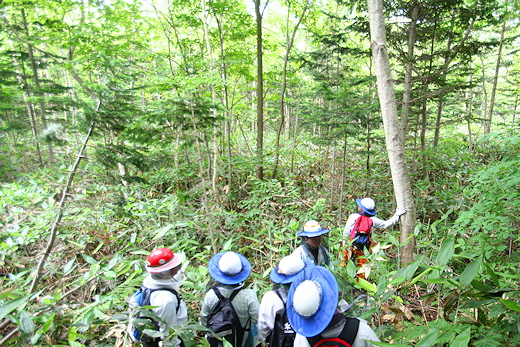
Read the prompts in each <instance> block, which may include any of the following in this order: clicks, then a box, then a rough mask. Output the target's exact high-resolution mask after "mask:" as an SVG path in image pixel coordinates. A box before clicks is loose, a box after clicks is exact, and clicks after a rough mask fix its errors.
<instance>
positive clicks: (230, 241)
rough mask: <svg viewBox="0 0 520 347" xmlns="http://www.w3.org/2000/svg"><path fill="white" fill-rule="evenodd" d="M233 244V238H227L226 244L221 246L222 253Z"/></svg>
mask: <svg viewBox="0 0 520 347" xmlns="http://www.w3.org/2000/svg"><path fill="white" fill-rule="evenodd" d="M232 243H233V238H232V237H231V238H229V240H227V241H226V243H224V245H222V250H223V251H228V250H229V249H230V248H231V244H232Z"/></svg>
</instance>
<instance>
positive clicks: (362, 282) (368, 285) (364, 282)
mask: <svg viewBox="0 0 520 347" xmlns="http://www.w3.org/2000/svg"><path fill="white" fill-rule="evenodd" d="M357 281H358V282H357V284H358V286H359V287H361V288H363V289H364V290H367V291H369V292H371V293H375V292H376V290H377V287H376V286H375V285H373V284H372V283H370V282H368V281H367V280H365V279H363V278H358V279H357Z"/></svg>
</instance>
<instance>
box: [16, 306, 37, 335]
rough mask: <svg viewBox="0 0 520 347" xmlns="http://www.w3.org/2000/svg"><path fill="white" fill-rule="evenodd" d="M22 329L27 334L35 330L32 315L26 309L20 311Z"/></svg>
mask: <svg viewBox="0 0 520 347" xmlns="http://www.w3.org/2000/svg"><path fill="white" fill-rule="evenodd" d="M19 319H20V330H21V331H22V332H24V333H25V334H30V333H32V332H33V331H34V322H33V319H32V317H31V316H29V314H28V313H27V312H26V311H22V312H20V316H19Z"/></svg>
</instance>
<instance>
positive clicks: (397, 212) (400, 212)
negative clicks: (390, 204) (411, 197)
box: [395, 207, 406, 217]
mask: <svg viewBox="0 0 520 347" xmlns="http://www.w3.org/2000/svg"><path fill="white" fill-rule="evenodd" d="M405 213H406V207H398V208H397V209H396V210H395V215H396V216H398V217H399V216H402V215H403V214H405Z"/></svg>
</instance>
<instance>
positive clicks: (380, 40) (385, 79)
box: [368, 0, 415, 264]
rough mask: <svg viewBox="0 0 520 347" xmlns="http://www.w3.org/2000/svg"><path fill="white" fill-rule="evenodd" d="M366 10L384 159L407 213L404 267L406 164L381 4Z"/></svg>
mask: <svg viewBox="0 0 520 347" xmlns="http://www.w3.org/2000/svg"><path fill="white" fill-rule="evenodd" d="M368 10H369V20H370V38H371V42H372V43H371V48H372V57H373V58H374V63H375V68H376V77H377V91H378V94H379V103H380V105H381V114H382V116H383V124H384V128H385V138H386V150H387V151H388V159H389V161H390V171H391V173H392V181H393V184H394V193H395V198H396V201H397V205H398V206H402V207H406V209H407V210H408V212H407V213H406V214H404V215H403V216H402V219H401V223H400V226H401V235H400V242H401V244H402V245H403V247H402V251H401V263H402V264H406V263H410V262H412V261H413V254H414V253H415V240H414V237H413V235H414V234H413V232H414V229H415V204H414V199H413V194H412V185H411V182H410V176H409V173H408V167H407V164H406V156H405V151H404V149H405V148H404V134H403V131H402V128H401V126H400V124H399V119H398V117H397V102H396V98H395V92H394V82H393V79H392V72H391V68H390V59H389V55H388V46H387V42H386V32H385V20H384V16H383V2H382V0H368Z"/></svg>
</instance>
